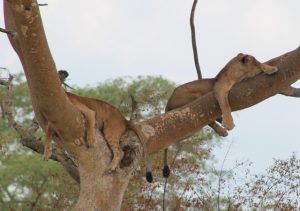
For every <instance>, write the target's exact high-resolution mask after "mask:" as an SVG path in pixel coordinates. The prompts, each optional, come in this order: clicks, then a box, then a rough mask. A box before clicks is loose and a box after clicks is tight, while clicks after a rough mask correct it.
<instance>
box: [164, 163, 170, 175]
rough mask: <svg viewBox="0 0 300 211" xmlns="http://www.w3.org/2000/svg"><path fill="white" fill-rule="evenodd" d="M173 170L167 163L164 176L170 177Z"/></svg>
mask: <svg viewBox="0 0 300 211" xmlns="http://www.w3.org/2000/svg"><path fill="white" fill-rule="evenodd" d="M170 173H171V170H170V168H169V166H168V165H165V166H164V168H163V176H164V178H168V177H169V176H170Z"/></svg>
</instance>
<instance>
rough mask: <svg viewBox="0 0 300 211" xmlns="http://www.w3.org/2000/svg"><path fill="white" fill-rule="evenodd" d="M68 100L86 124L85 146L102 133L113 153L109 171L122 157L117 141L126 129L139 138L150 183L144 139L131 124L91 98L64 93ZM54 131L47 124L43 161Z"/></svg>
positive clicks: (108, 107) (113, 110)
mask: <svg viewBox="0 0 300 211" xmlns="http://www.w3.org/2000/svg"><path fill="white" fill-rule="evenodd" d="M65 74H66V73H64V72H61V71H59V76H60V79H62V77H65V76H66V75H65ZM66 94H67V96H68V98H69V100H70V101H71V103H72V104H73V105H75V106H76V108H77V109H78V110H79V111H80V112H81V113H82V114H83V115H84V117H85V118H86V122H87V144H88V146H93V145H94V143H95V133H96V128H97V129H98V130H100V131H102V132H103V134H104V138H105V139H106V141H107V142H108V145H109V147H110V149H111V150H112V152H113V159H112V161H111V164H110V165H109V171H114V170H115V169H116V168H117V166H118V165H119V163H120V161H121V160H122V158H123V156H124V152H123V150H122V149H121V147H120V143H119V140H120V138H121V136H122V135H123V133H124V132H125V131H126V129H127V128H128V129H132V130H133V131H134V132H135V133H136V134H137V135H138V137H139V139H140V140H141V142H142V144H143V148H144V159H145V163H146V178H147V181H148V182H152V174H151V168H150V164H149V162H148V152H147V148H146V145H145V137H144V136H143V134H142V133H141V132H140V131H139V130H138V129H137V128H136V127H135V124H134V123H133V122H130V121H127V120H126V119H125V118H124V116H123V115H122V114H121V112H120V111H119V110H118V109H117V108H115V107H114V106H112V105H110V104H108V103H106V102H104V101H101V100H98V99H93V98H88V97H81V96H78V95H75V94H72V93H70V92H66ZM53 133H54V131H53V129H52V127H51V124H50V123H48V126H47V128H46V136H45V150H44V159H45V160H48V159H49V157H50V156H51V153H52V149H51V139H52V135H53Z"/></svg>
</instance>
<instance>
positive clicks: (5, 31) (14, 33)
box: [0, 28, 17, 37]
mask: <svg viewBox="0 0 300 211" xmlns="http://www.w3.org/2000/svg"><path fill="white" fill-rule="evenodd" d="M0 32H2V33H5V34H8V35H10V36H12V37H15V36H17V32H14V31H10V30H6V29H3V28H0Z"/></svg>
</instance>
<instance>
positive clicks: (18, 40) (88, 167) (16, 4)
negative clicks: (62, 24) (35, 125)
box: [4, 0, 300, 211]
mask: <svg viewBox="0 0 300 211" xmlns="http://www.w3.org/2000/svg"><path fill="white" fill-rule="evenodd" d="M4 11H5V23H6V29H7V30H10V31H15V32H17V36H15V37H12V36H10V35H8V36H9V39H10V41H11V44H12V46H13V48H14V49H15V51H16V53H17V54H18V56H19V58H20V60H21V62H22V65H23V68H24V71H25V75H26V78H27V82H28V86H29V91H30V94H31V99H32V104H33V108H34V112H35V115H36V117H37V120H38V122H39V124H40V125H41V127H42V128H43V129H45V128H46V126H47V122H51V125H52V126H53V128H54V129H55V131H56V132H57V135H58V137H56V138H55V142H56V143H57V144H59V145H60V146H61V147H62V148H63V149H64V150H65V151H67V152H68V154H69V155H70V156H71V157H72V158H73V159H74V162H76V163H77V166H78V172H79V177H80V196H79V199H78V203H77V205H76V206H75V208H74V210H105V211H106V210H119V209H120V207H121V201H122V198H123V194H124V191H125V189H126V187H127V185H128V182H129V179H130V178H131V175H132V171H133V169H134V168H135V167H136V166H137V165H138V162H139V161H140V160H141V158H142V157H143V156H142V154H143V153H142V152H143V148H142V145H141V142H140V140H139V139H138V138H137V136H136V134H135V133H133V132H131V131H130V130H127V131H126V132H125V134H124V135H123V136H122V138H121V146H122V148H123V151H124V153H125V155H124V158H123V160H122V162H121V169H118V170H117V171H116V172H114V173H109V172H107V167H108V165H109V163H110V161H111V158H112V154H111V151H110V149H109V148H108V146H107V144H106V142H105V140H104V139H103V137H102V134H101V133H100V132H99V133H97V134H96V143H95V146H94V147H90V148H87V147H86V145H85V144H84V143H85V131H86V128H85V127H86V126H85V121H84V117H83V116H82V114H81V113H80V112H79V111H78V110H77V109H76V107H75V106H74V105H73V104H72V103H71V102H70V101H69V99H68V98H67V96H66V94H65V92H64V90H63V89H62V88H61V85H60V81H59V79H58V76H57V72H56V67H55V63H54V61H53V59H52V56H51V53H50V50H49V48H48V44H47V39H46V36H45V33H44V29H43V25H42V20H41V16H40V12H39V8H38V4H37V1H36V0H4ZM282 58H283V57H279V58H275V59H274V60H273V61H272V62H275V63H276V61H277V62H278V61H281V60H282ZM278 68H279V72H278V73H276V74H274V75H272V76H266V75H263V74H261V75H258V76H256V77H255V78H252V79H249V80H246V81H243V82H242V83H240V84H238V85H236V86H235V87H234V88H233V90H232V91H231V92H230V95H229V100H230V105H231V107H232V110H239V109H243V108H247V107H249V106H252V105H254V104H256V103H259V102H261V101H263V100H265V99H266V98H268V97H270V96H272V95H274V94H276V93H279V92H280V90H281V89H283V88H286V87H288V86H289V85H290V84H292V83H293V82H295V81H296V80H298V79H299V78H300V49H299V48H298V49H296V50H294V51H292V52H290V53H289V54H288V55H285V56H284V59H283V62H281V63H280V64H278ZM220 115H221V111H220V109H219V106H218V103H217V101H216V99H215V98H214V96H213V94H212V93H208V94H206V95H205V96H203V97H201V98H200V99H197V100H196V101H194V102H192V103H190V104H188V105H186V106H184V107H182V108H179V109H175V110H173V111H171V112H168V113H167V114H163V115H159V116H156V117H154V118H151V119H148V120H146V121H143V122H141V123H139V124H138V125H137V127H138V128H139V130H140V132H141V133H143V134H144V135H145V137H146V138H147V140H146V147H147V148H148V151H149V152H150V153H155V152H157V151H159V150H161V149H164V148H165V147H167V146H168V145H170V144H173V143H176V142H178V141H180V140H182V139H183V138H185V137H187V136H190V135H191V134H193V133H194V132H196V131H198V130H200V129H201V128H202V127H204V126H205V125H207V124H209V123H210V122H211V121H212V120H214V119H215V118H217V117H219V116H220ZM62 116H63V118H62ZM144 150H145V149H144ZM45 165H47V163H45ZM66 165H67V164H66ZM66 165H64V167H65V168H67V167H66ZM73 168H74V167H73ZM72 172H76V171H73V170H72ZM75 174H76V173H75ZM73 177H76V175H75V176H74V175H73Z"/></svg>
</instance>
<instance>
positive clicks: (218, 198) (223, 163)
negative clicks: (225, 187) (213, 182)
mask: <svg viewBox="0 0 300 211" xmlns="http://www.w3.org/2000/svg"><path fill="white" fill-rule="evenodd" d="M232 144H233V140H231V142H230V145H229V147H228V149H227V151H226V154H225V157H224V159H223V162H222V166H221V170H220V173H219V175H218V177H219V178H218V180H219V181H218V196H217V206H218V211H220V192H221V180H222V176H223V175H222V174H223V168H224V165H225V161H226V159H227V157H228V154H229V152H230V149H231V146H232Z"/></svg>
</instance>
